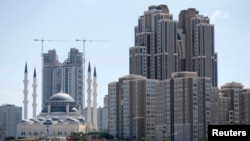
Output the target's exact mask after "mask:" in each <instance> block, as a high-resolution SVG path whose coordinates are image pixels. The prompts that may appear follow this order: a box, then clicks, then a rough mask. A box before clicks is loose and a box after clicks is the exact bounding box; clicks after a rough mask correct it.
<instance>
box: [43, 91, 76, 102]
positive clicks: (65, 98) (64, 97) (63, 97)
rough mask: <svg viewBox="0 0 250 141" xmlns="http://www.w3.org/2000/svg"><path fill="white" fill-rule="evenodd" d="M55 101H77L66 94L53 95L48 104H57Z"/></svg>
mask: <svg viewBox="0 0 250 141" xmlns="http://www.w3.org/2000/svg"><path fill="white" fill-rule="evenodd" d="M55 101H62V102H75V100H74V99H73V98H72V97H71V96H70V95H69V94H66V93H56V94H54V95H52V96H51V97H50V98H49V100H48V102H55Z"/></svg>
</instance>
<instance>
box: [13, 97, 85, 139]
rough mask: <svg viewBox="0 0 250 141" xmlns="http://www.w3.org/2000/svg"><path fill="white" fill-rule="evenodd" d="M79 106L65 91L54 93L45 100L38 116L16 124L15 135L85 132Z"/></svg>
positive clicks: (66, 134)
mask: <svg viewBox="0 0 250 141" xmlns="http://www.w3.org/2000/svg"><path fill="white" fill-rule="evenodd" d="M80 111H81V109H80V106H78V105H76V103H75V101H74V99H73V98H72V97H71V96H70V95H68V94H66V93H56V94H54V95H52V96H51V97H50V98H49V100H48V101H47V102H46V106H45V107H44V108H43V109H42V112H41V113H40V115H38V117H37V118H36V119H35V118H31V119H29V120H22V121H21V122H20V123H19V124H18V125H17V133H16V136H17V137H26V136H68V135H70V134H71V133H72V132H82V133H85V128H86V126H85V118H84V116H83V115H82V114H81V112H80Z"/></svg>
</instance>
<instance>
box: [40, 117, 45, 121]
mask: <svg viewBox="0 0 250 141" xmlns="http://www.w3.org/2000/svg"><path fill="white" fill-rule="evenodd" d="M38 120H39V121H45V120H46V119H45V118H43V117H40V118H39V119H38Z"/></svg>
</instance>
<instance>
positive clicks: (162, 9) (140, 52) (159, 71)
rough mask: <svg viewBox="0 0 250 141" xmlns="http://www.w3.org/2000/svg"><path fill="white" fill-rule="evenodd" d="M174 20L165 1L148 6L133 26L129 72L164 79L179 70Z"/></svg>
mask: <svg viewBox="0 0 250 141" xmlns="http://www.w3.org/2000/svg"><path fill="white" fill-rule="evenodd" d="M177 26H178V25H177V21H176V20H173V15H172V14H170V13H169V9H168V7H167V6H166V5H159V6H149V8H148V11H145V12H144V15H142V16H140V17H139V19H138V25H137V26H136V27H135V44H134V47H131V48H130V50H129V51H130V52H129V61H130V62H129V67H130V68H129V69H130V70H129V73H130V74H137V75H142V76H145V77H147V78H149V79H157V80H164V79H169V78H171V74H172V73H173V72H177V71H178V47H177V46H178V44H177Z"/></svg>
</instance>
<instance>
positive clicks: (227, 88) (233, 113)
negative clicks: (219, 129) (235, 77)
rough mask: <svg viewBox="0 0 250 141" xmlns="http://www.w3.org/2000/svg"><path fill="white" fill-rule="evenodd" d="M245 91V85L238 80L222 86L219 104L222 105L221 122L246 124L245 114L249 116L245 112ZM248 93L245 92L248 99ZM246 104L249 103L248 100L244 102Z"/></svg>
mask: <svg viewBox="0 0 250 141" xmlns="http://www.w3.org/2000/svg"><path fill="white" fill-rule="evenodd" d="M243 91H244V89H243V85H242V84H241V83H237V82H231V83H226V84H224V85H223V86H221V88H220V90H219V95H220V102H219V104H220V107H222V108H221V111H220V113H221V117H222V118H221V120H220V124H231V125H233V124H244V116H245V117H247V116H246V115H244V114H243V111H244V110H243ZM244 92H246V91H244ZM248 95H249V93H245V94H244V97H245V98H246V101H248V100H249V98H247V97H249V96H248ZM244 104H246V105H248V104H247V102H244ZM244 107H245V106H244ZM245 108H246V107H245ZM245 110H246V109H245ZM246 111H247V110H246ZM248 117H249V115H248Z"/></svg>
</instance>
